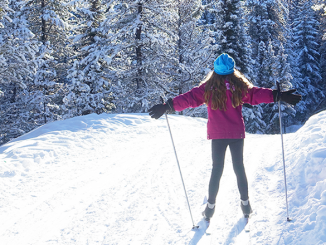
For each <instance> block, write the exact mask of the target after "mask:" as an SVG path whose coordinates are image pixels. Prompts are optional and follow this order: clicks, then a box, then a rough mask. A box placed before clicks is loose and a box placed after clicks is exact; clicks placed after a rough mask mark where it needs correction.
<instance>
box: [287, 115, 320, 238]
mask: <svg viewBox="0 0 326 245" xmlns="http://www.w3.org/2000/svg"><path fill="white" fill-rule="evenodd" d="M287 147H288V150H289V154H287V156H286V158H287V159H286V164H287V175H288V186H289V208H290V210H289V211H290V217H291V218H293V219H294V221H293V222H292V223H291V224H290V226H289V230H287V231H286V234H285V235H284V239H285V244H325V243H326V112H325V111H323V112H320V113H319V114H316V115H314V116H312V117H311V118H310V119H309V120H308V121H307V122H306V124H305V125H304V126H303V127H302V128H301V129H299V130H298V131H297V132H296V133H295V134H293V135H292V136H291V137H290V138H289V139H288V141H287Z"/></svg>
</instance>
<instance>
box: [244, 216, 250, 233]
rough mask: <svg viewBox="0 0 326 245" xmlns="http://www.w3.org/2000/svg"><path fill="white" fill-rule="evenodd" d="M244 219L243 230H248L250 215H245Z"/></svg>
mask: <svg viewBox="0 0 326 245" xmlns="http://www.w3.org/2000/svg"><path fill="white" fill-rule="evenodd" d="M244 219H245V228H244V230H245V232H250V216H249V215H245V216H244Z"/></svg>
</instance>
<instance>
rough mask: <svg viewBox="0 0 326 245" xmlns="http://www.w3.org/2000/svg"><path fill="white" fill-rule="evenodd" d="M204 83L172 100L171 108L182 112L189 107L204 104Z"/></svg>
mask: <svg viewBox="0 0 326 245" xmlns="http://www.w3.org/2000/svg"><path fill="white" fill-rule="evenodd" d="M204 92H205V83H204V84H202V85H200V86H199V87H194V88H193V89H191V90H190V91H188V92H186V93H184V94H180V95H178V96H177V97H175V98H174V99H173V107H174V109H175V110H176V111H183V110H184V109H187V108H189V107H191V108H195V107H198V106H200V105H202V104H204Z"/></svg>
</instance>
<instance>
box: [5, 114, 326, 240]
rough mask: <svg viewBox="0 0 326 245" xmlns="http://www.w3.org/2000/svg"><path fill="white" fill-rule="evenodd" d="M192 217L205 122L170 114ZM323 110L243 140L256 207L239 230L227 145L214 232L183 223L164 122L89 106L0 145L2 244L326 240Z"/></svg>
mask: <svg viewBox="0 0 326 245" xmlns="http://www.w3.org/2000/svg"><path fill="white" fill-rule="evenodd" d="M169 121H170V125H171V130H172V134H173V137H174V141H175V146H176V150H177V154H178V158H179V162H180V166H181V169H182V175H183V178H184V182H185V185H186V189H187V194H188V198H189V202H190V205H191V211H192V214H193V218H194V223H195V225H196V224H201V222H200V220H201V212H202V210H203V209H204V207H205V206H204V205H202V203H203V199H204V196H205V195H207V192H208V190H207V188H208V182H209V177H210V171H211V164H212V162H211V142H210V141H208V140H206V120H205V119H199V118H189V117H184V116H176V115H169ZM325 125H326V112H322V113H319V114H317V115H315V116H313V117H312V118H311V119H310V120H309V121H308V122H307V123H306V125H305V126H303V127H302V128H301V129H300V130H299V131H298V132H297V133H292V134H286V135H284V143H285V152H286V155H285V158H286V166H287V177H288V200H289V213H290V218H292V219H293V220H294V221H293V222H291V223H288V222H286V215H287V214H286V206H285V189H284V179H283V162H282V155H281V153H282V149H281V138H280V135H252V134H247V137H246V139H245V149H244V162H245V168H246V173H247V177H248V184H249V196H250V201H251V205H252V207H253V209H254V215H253V216H252V220H251V226H250V228H251V229H250V232H245V230H244V220H243V218H242V215H241V209H240V200H239V193H238V189H237V184H236V177H235V174H234V172H233V169H232V163H231V156H230V152H229V150H228V151H227V155H226V159H225V168H224V173H223V176H222V179H221V183H220V190H219V194H218V196H217V200H216V204H217V207H216V211H215V216H214V217H213V219H212V221H211V227H210V230H211V231H212V234H211V235H208V234H205V233H204V231H202V230H199V231H191V228H192V221H191V218H190V215H189V210H188V206H187V203H186V199H185V196H184V191H183V187H182V182H181V179H180V174H179V170H178V166H177V163H176V159H175V155H174V151H173V148H172V143H171V139H170V135H169V132H168V129H167V124H166V121H165V119H164V117H163V118H161V119H159V120H153V119H151V118H150V117H149V116H148V115H147V114H119V115H108V114H102V115H95V114H91V115H88V116H84V117H76V118H72V119H69V120H65V121H59V122H54V123H49V124H46V125H44V126H42V127H40V128H38V129H36V130H34V131H32V132H30V133H28V134H26V135H24V136H22V137H20V138H18V139H15V140H13V141H11V142H9V143H7V144H5V145H3V146H1V147H0V163H1V164H0V186H1V189H0V190H1V195H0V209H1V212H0V219H1V223H0V244H8V245H11V244H13V245H16V244H26V245H30V244H33V245H35V244H49V245H52V244H101V245H102V244H105V245H109V244H110V245H111V244H112V245H113V244H222V245H227V244H234V245H236V244H239V245H240V244H241V245H242V244H293V245H294V244H326V191H325V190H326V160H325V159H326V136H325V135H326V126H325Z"/></svg>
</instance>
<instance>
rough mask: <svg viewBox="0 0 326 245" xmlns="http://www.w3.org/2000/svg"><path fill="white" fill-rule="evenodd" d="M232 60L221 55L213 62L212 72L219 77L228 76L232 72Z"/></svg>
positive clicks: (233, 63)
mask: <svg viewBox="0 0 326 245" xmlns="http://www.w3.org/2000/svg"><path fill="white" fill-rule="evenodd" d="M234 66H235V62H234V59H233V58H232V57H231V56H229V55H228V54H225V53H223V54H221V55H220V56H219V57H217V59H216V60H215V61H214V71H215V72H216V73H217V74H219V75H229V74H232V73H233V72H234Z"/></svg>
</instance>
